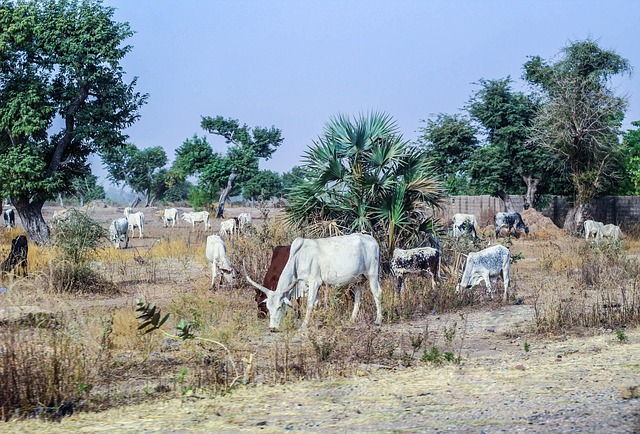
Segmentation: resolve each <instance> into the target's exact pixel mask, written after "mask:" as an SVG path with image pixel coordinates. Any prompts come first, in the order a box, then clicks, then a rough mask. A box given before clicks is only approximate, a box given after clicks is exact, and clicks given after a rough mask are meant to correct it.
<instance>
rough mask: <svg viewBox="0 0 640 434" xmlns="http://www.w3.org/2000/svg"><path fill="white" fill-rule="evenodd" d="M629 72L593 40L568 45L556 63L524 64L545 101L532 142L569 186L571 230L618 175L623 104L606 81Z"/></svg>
mask: <svg viewBox="0 0 640 434" xmlns="http://www.w3.org/2000/svg"><path fill="white" fill-rule="evenodd" d="M630 71H631V66H630V64H629V61H628V60H627V59H625V58H623V57H621V56H620V55H618V54H617V53H615V52H614V51H612V50H604V49H602V48H600V47H599V46H598V44H597V43H596V42H594V41H592V40H585V41H578V42H574V43H572V44H570V45H568V46H567V47H565V48H564V49H563V50H562V57H561V58H560V60H558V61H556V62H555V63H548V62H547V61H545V60H543V59H541V58H540V57H539V56H535V57H532V58H531V59H530V60H529V61H528V62H527V63H526V64H525V78H527V80H529V81H530V82H531V83H533V84H534V85H537V86H538V87H539V89H540V90H541V92H542V94H543V95H544V97H545V103H544V105H543V108H542V109H541V110H540V111H539V112H538V114H537V116H536V118H535V120H534V123H533V128H532V133H531V138H530V143H531V144H532V145H533V146H537V147H538V148H545V149H548V150H550V151H551V152H552V153H553V155H554V156H555V158H556V162H557V163H558V164H559V165H560V167H562V168H563V170H564V172H565V173H566V175H567V178H568V179H569V180H570V182H571V186H572V193H573V201H574V208H573V209H572V211H571V212H570V213H569V214H568V215H567V218H566V220H565V228H566V229H567V230H569V231H574V230H576V229H577V228H578V227H579V226H580V225H581V224H582V221H583V220H584V211H585V206H586V205H587V203H588V202H589V201H590V200H591V199H593V197H595V196H596V195H597V194H599V193H600V192H602V191H604V190H605V189H606V188H607V187H608V186H609V185H610V184H611V182H612V181H615V178H617V177H618V176H619V174H620V172H619V169H620V167H621V165H620V160H619V158H620V146H619V140H618V136H619V134H620V126H621V121H622V119H623V114H624V110H625V109H626V104H627V103H626V99H625V98H623V97H619V96H617V95H615V93H614V91H613V90H612V89H611V85H610V79H611V78H612V77H613V76H616V75H619V74H626V73H629V72H630Z"/></svg>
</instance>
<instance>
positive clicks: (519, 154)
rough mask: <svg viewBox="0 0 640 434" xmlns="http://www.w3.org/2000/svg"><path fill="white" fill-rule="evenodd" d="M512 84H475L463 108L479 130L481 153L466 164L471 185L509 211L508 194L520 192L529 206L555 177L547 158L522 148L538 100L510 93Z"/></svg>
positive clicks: (536, 150)
mask: <svg viewBox="0 0 640 434" xmlns="http://www.w3.org/2000/svg"><path fill="white" fill-rule="evenodd" d="M512 84H513V81H512V80H511V78H510V77H507V78H504V79H497V80H484V79H483V80H480V81H479V85H480V89H479V90H478V91H476V92H475V93H474V94H473V95H472V97H471V99H470V100H469V103H468V105H467V110H468V112H469V114H470V115H471V116H472V117H473V118H474V119H475V120H477V121H478V123H479V124H480V125H481V126H482V129H483V132H484V133H485V136H486V144H485V147H486V148H487V149H483V151H482V152H480V153H478V154H477V155H475V158H473V159H472V170H471V173H472V178H473V181H472V186H473V187H474V188H475V189H476V191H479V192H482V193H488V194H491V195H494V196H498V197H500V198H501V199H502V200H503V201H504V202H505V204H506V206H507V209H511V210H513V207H512V206H511V201H510V196H509V194H510V193H511V194H514V193H518V194H522V193H524V198H525V203H527V204H529V205H532V206H533V205H534V203H535V200H536V197H537V193H538V189H539V188H540V187H549V186H551V185H552V183H551V180H552V179H554V178H556V177H557V176H558V174H557V170H555V166H553V165H552V164H550V163H551V161H552V160H553V157H552V155H551V153H550V152H549V151H548V150H547V149H544V148H540V147H532V146H528V145H527V139H528V136H529V129H530V127H531V124H532V121H533V118H534V116H535V113H536V111H537V110H538V108H539V104H538V101H537V100H536V99H535V98H534V97H533V96H532V95H527V94H525V93H523V92H514V91H513V89H512ZM545 183H546V185H545Z"/></svg>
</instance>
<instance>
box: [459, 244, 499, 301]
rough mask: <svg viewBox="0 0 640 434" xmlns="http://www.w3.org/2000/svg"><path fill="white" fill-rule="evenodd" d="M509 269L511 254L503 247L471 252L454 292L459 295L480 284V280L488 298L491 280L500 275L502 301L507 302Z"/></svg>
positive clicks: (490, 292) (490, 291) (490, 290)
mask: <svg viewBox="0 0 640 434" xmlns="http://www.w3.org/2000/svg"><path fill="white" fill-rule="evenodd" d="M510 267H511V252H509V249H507V248H506V247H504V246H501V245H497V246H491V247H488V248H486V249H484V250H480V251H479V252H471V253H469V255H468V257H467V264H466V265H465V267H464V273H462V279H461V280H460V283H459V284H458V286H456V292H457V293H460V291H461V290H468V289H470V288H472V287H474V286H476V285H477V284H478V283H480V281H481V280H484V284H485V285H486V286H487V293H488V294H489V297H492V296H493V294H492V288H491V278H492V277H498V276H500V275H502V281H503V283H504V294H503V300H504V301H507V300H508V298H509V269H510Z"/></svg>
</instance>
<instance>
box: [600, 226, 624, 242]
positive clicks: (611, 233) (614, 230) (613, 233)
mask: <svg viewBox="0 0 640 434" xmlns="http://www.w3.org/2000/svg"><path fill="white" fill-rule="evenodd" d="M600 237H601V238H602V237H604V238H612V239H614V240H615V241H618V240H619V239H620V238H622V231H621V230H620V228H619V227H618V226H616V225H612V224H608V225H604V226H602V227H601V228H600Z"/></svg>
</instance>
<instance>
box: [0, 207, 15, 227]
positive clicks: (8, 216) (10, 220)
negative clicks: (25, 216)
mask: <svg viewBox="0 0 640 434" xmlns="http://www.w3.org/2000/svg"><path fill="white" fill-rule="evenodd" d="M3 217H4V225H5V226H6V227H7V229H11V228H13V227H15V225H16V214H15V211H14V210H13V209H12V208H9V209H7V210H5V212H4V213H3Z"/></svg>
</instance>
